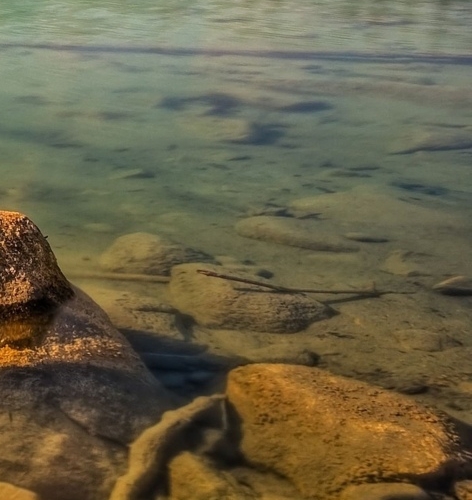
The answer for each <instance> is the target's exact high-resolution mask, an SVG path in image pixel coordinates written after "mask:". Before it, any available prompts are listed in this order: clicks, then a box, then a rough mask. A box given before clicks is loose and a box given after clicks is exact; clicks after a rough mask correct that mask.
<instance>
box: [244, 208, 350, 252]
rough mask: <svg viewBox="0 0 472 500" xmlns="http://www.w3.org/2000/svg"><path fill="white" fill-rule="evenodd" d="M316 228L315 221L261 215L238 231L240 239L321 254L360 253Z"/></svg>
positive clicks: (247, 220) (251, 218)
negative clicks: (261, 241) (244, 238)
mask: <svg viewBox="0 0 472 500" xmlns="http://www.w3.org/2000/svg"><path fill="white" fill-rule="evenodd" d="M314 224H316V221H312V220H297V219H293V218H287V217H271V216H267V215H260V216H256V217H248V218H246V219H242V220H240V221H239V222H238V223H237V224H236V226H235V229H236V232H237V233H238V234H239V235H240V236H245V237H246V238H253V239H256V240H263V241H270V242H273V243H278V244H281V245H288V246H293V247H299V248H307V249H309V250H315V251H319V252H357V251H358V250H359V249H358V248H357V247H355V246H352V245H347V244H345V243H343V242H342V240H341V239H340V238H337V237H336V236H333V235H332V234H330V233H327V232H323V231H320V230H319V229H318V228H316V226H314Z"/></svg>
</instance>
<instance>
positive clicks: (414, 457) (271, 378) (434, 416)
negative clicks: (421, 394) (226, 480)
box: [227, 364, 462, 500]
mask: <svg viewBox="0 0 472 500" xmlns="http://www.w3.org/2000/svg"><path fill="white" fill-rule="evenodd" d="M227 397H228V400H229V402H230V403H231V404H232V406H233V407H234V409H235V411H236V413H237V414H238V416H239V418H240V419H241V421H242V424H241V425H242V430H241V432H242V437H241V445H240V446H241V450H242V452H243V454H244V455H245V457H246V459H247V460H248V461H249V462H250V463H252V464H254V465H255V466H257V467H261V468H266V469H268V470H270V471H275V472H276V473H279V474H280V475H281V476H284V477H286V478H288V479H289V480H291V481H292V482H293V483H294V485H295V486H296V487H297V488H298V489H299V491H300V492H301V494H302V495H303V496H304V497H305V498H310V499H316V500H325V499H326V500H328V499H329V500H331V499H332V498H335V495H339V494H340V492H341V491H342V490H344V489H345V488H346V487H347V486H349V485H350V484H353V483H354V484H359V483H365V482H392V481H394V482H395V481H396V482H398V481H403V480H405V479H406V478H408V479H409V481H411V482H412V483H414V482H419V483H420V482H421V479H422V478H423V477H426V476H428V477H429V478H432V477H434V476H435V475H436V476H437V477H441V476H443V475H445V474H446V472H445V471H446V468H443V467H444V466H445V464H451V463H454V462H455V461H461V460H462V458H461V444H460V438H459V436H458V433H457V431H456V429H455V427H454V425H453V424H452V422H451V421H450V420H449V419H448V418H447V417H446V416H444V415H442V414H441V413H439V412H435V411H433V410H430V409H428V408H426V407H423V406H421V405H420V404H417V403H415V402H414V401H412V400H410V399H409V398H408V397H406V396H401V395H398V394H394V393H390V392H387V391H385V390H382V389H379V388H377V387H372V386H369V385H367V384H365V383H361V382H357V381H354V380H351V379H347V378H344V377H338V376H335V375H331V374H330V373H327V372H324V371H322V370H319V369H317V368H307V367H301V366H287V365H263V364H261V365H249V366H245V367H241V368H237V369H235V370H233V371H232V372H230V375H229V380H228V387H227Z"/></svg>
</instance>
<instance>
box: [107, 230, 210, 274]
mask: <svg viewBox="0 0 472 500" xmlns="http://www.w3.org/2000/svg"><path fill="white" fill-rule="evenodd" d="M212 261H213V259H212V258H211V257H210V256H209V255H207V254H205V253H203V252H200V251H198V250H193V249H191V248H187V247H184V246H183V245H180V244H178V243H174V242H171V241H169V240H167V239H166V238H163V237H161V236H158V235H156V234H150V233H132V234H126V235H124V236H120V237H119V238H117V239H116V240H115V241H114V242H113V243H112V245H111V246H110V247H109V248H108V249H107V250H105V252H103V254H102V255H101V257H100V266H101V267H102V268H103V269H104V270H105V271H113V272H117V273H135V274H157V275H168V274H169V273H170V270H171V268H172V266H175V265H177V264H182V263H184V262H212Z"/></svg>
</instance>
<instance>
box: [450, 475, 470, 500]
mask: <svg viewBox="0 0 472 500" xmlns="http://www.w3.org/2000/svg"><path fill="white" fill-rule="evenodd" d="M454 493H455V494H456V497H457V498H458V500H472V481H471V480H468V481H459V482H458V483H456V484H455V485H454Z"/></svg>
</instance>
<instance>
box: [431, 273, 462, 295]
mask: <svg viewBox="0 0 472 500" xmlns="http://www.w3.org/2000/svg"><path fill="white" fill-rule="evenodd" d="M433 290H434V291H436V292H439V293H442V294H443V295H472V278H468V277H467V276H454V277H452V278H448V279H446V280H444V281H441V282H440V283H436V284H435V285H433Z"/></svg>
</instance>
